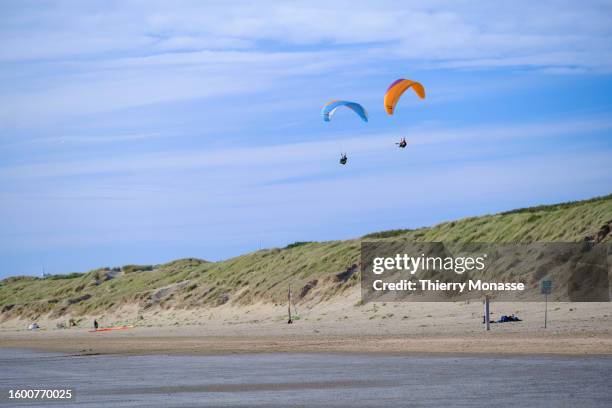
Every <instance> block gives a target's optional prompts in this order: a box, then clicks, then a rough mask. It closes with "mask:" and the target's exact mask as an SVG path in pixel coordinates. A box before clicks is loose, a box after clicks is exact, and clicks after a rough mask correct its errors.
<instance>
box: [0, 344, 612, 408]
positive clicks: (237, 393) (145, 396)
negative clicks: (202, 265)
mask: <svg viewBox="0 0 612 408" xmlns="http://www.w3.org/2000/svg"><path fill="white" fill-rule="evenodd" d="M0 366H1V367H2V369H3V372H4V373H10V374H9V375H3V376H2V377H1V378H0V390H2V392H3V397H4V396H5V394H6V391H7V390H8V389H15V388H19V389H23V388H37V387H38V388H40V387H41V386H45V387H46V388H70V389H73V390H74V392H75V395H76V399H75V401H72V402H69V403H64V406H79V407H105V406H120V407H145V406H146V407H168V406H177V407H179V406H180V407H195V406H214V407H305V406H308V407H372V406H385V407H405V406H419V407H440V406H453V407H490V406H496V407H517V406H518V407H522V406H530V407H550V406H558V407H578V406H579V407H585V408H590V407H605V406H609V403H610V401H611V400H612V390H611V389H610V387H609V383H608V382H609V378H610V376H612V357H553V356H548V357H546V356H540V357H534V356H529V357H521V356H514V357H500V356H457V357H449V356H444V357H442V356H377V355H371V354H366V355H363V354H340V355H339V354H319V353H314V354H296V353H273V354H265V353H264V354H243V355H219V356H167V355H149V356H115V355H100V356H67V355H63V354H58V353H55V354H49V353H37V352H32V351H25V350H19V349H10V350H7V349H0ZM15 405H16V406H20V405H17V404H13V403H11V401H8V400H6V399H3V400H0V406H15ZM27 406H53V405H52V404H50V403H48V402H47V403H40V404H31V405H30V404H28V405H27Z"/></svg>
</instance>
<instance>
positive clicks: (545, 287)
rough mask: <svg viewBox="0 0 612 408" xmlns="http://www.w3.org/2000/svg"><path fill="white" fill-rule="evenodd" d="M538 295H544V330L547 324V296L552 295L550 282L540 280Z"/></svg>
mask: <svg viewBox="0 0 612 408" xmlns="http://www.w3.org/2000/svg"><path fill="white" fill-rule="evenodd" d="M540 293H541V294H543V295H544V328H546V326H547V323H548V295H550V294H551V293H552V280H550V279H543V280H542V282H541V283H540Z"/></svg>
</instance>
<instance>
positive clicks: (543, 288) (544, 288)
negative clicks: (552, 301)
mask: <svg viewBox="0 0 612 408" xmlns="http://www.w3.org/2000/svg"><path fill="white" fill-rule="evenodd" d="M540 293H542V294H543V295H550V294H551V293H552V281H551V280H550V279H545V280H543V281H542V282H541V284H540Z"/></svg>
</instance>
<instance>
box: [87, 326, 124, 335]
mask: <svg viewBox="0 0 612 408" xmlns="http://www.w3.org/2000/svg"><path fill="white" fill-rule="evenodd" d="M133 327H134V326H117V327H101V328H99V329H94V330H90V331H89V332H90V333H95V332H105V331H111V330H126V329H131V328H133Z"/></svg>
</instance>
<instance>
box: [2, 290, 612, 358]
mask: <svg viewBox="0 0 612 408" xmlns="http://www.w3.org/2000/svg"><path fill="white" fill-rule="evenodd" d="M359 299H360V298H359V291H358V290H351V291H350V292H349V293H347V294H346V295H345V296H343V297H337V298H334V299H332V300H329V301H326V302H321V303H316V304H304V305H297V318H296V320H295V322H294V323H293V324H291V325H289V324H287V306H286V305H272V304H257V305H251V306H242V307H233V306H231V305H224V306H220V307H216V308H208V309H204V308H202V309H190V310H177V309H169V310H161V309H157V310H150V311H147V312H143V311H142V310H138V309H137V308H136V307H134V306H131V305H127V306H124V307H122V308H121V309H119V310H115V311H111V312H109V313H106V314H103V315H100V316H96V318H97V319H98V321H99V322H100V324H101V326H103V327H106V326H114V325H123V324H133V325H134V326H135V327H134V328H133V329H129V330H122V331H111V332H99V333H91V332H89V330H90V329H91V327H90V326H91V322H92V321H93V318H94V317H93V316H88V317H86V318H83V319H82V320H81V321H80V323H79V325H80V327H76V328H71V329H56V328H55V327H56V324H57V323H58V322H65V321H67V320H68V318H69V316H65V317H63V318H62V319H59V320H57V319H56V320H45V319H41V320H38V323H39V324H40V325H41V328H42V329H41V330H37V331H28V330H25V328H26V327H27V325H28V324H29V323H30V322H29V321H25V320H11V321H6V322H3V323H2V324H0V347H15V348H32V349H39V350H45V351H61V352H67V353H71V354H97V353H100V354H108V353H112V354H226V353H258V352H334V353H344V352H346V353H355V352H358V353H391V354H393V353H432V354H437V353H450V354H462V353H468V354H566V355H585V354H590V355H597V354H612V303H556V302H550V303H548V328H547V329H544V328H543V326H544V303H543V302H542V303H540V302H521V303H501V302H499V303H496V302H492V303H491V312H492V315H491V319H495V320H497V319H498V318H499V317H500V316H501V315H502V314H512V313H514V314H516V315H518V316H519V317H520V318H521V319H523V321H521V322H511V323H501V324H500V323H497V324H492V325H491V330H490V331H489V332H487V331H485V330H484V325H483V323H482V314H483V305H482V302H474V301H472V302H470V303H464V302H455V303H384V304H383V303H368V304H365V305H361V304H360V302H359ZM294 313H295V310H294Z"/></svg>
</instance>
